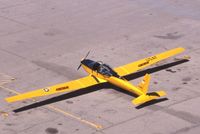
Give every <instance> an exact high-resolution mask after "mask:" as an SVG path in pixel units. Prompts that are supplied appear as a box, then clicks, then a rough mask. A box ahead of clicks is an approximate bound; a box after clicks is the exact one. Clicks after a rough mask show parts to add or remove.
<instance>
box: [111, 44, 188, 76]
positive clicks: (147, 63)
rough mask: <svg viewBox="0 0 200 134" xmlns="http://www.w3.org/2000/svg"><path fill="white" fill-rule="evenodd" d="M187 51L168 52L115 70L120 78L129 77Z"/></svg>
mask: <svg viewBox="0 0 200 134" xmlns="http://www.w3.org/2000/svg"><path fill="white" fill-rule="evenodd" d="M184 50H185V49H184V48H181V47H179V48H175V49H172V50H169V51H166V52H163V53H161V54H157V55H154V56H151V57H148V58H145V59H142V60H138V61H136V62H132V63H129V64H126V65H123V66H120V67H117V68H115V69H114V70H115V71H116V72H117V73H118V74H119V75H120V76H126V75H129V74H131V73H134V72H136V71H138V70H140V69H143V68H145V67H147V66H150V65H152V64H155V63H157V62H159V61H161V60H164V59H166V58H169V57H171V56H174V55H176V54H179V53H181V52H183V51H184Z"/></svg>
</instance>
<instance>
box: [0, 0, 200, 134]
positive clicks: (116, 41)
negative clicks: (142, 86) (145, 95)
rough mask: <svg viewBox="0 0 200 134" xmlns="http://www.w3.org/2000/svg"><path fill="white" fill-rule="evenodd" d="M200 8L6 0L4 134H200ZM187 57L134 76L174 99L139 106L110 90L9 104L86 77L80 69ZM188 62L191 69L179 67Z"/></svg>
mask: <svg viewBox="0 0 200 134" xmlns="http://www.w3.org/2000/svg"><path fill="white" fill-rule="evenodd" d="M199 7H200V1H199V0H193V1H188V0H176V1H171V0H162V1H155V0H124V1H121V0H101V1H98V0H87V1H83V0H56V1H55V0H39V1H35V0H17V1H12V0H0V94H1V95H0V129H1V132H0V133H1V134H72V133H74V134H111V133H113V134H133V133H135V134H197V133H199V132H200V108H199V102H200V89H199V87H200V82H199V76H200V72H199V69H200V66H199V65H200V61H199V59H200V57H198V56H200V46H199V44H200V38H199V35H200V8H199ZM176 47H184V48H185V49H186V51H185V52H184V53H182V54H180V55H177V56H175V57H172V58H170V59H167V60H165V61H162V62H160V63H158V64H157V65H154V66H151V67H149V68H150V69H148V70H145V71H142V72H139V73H136V74H134V75H133V76H132V77H131V80H130V82H131V83H133V84H135V85H137V83H138V82H140V81H141V79H142V76H143V75H144V74H145V73H147V72H148V73H151V76H152V80H151V85H150V91H157V90H159V89H163V90H165V91H166V92H167V99H161V100H159V101H155V102H152V103H149V104H147V105H142V106H140V107H136V106H134V105H133V104H132V103H131V100H132V99H134V97H133V96H131V95H130V94H127V93H124V92H120V91H121V89H118V88H116V87H110V86H103V87H96V88H91V89H88V91H83V92H75V93H70V94H65V93H64V94H58V95H53V96H48V97H41V98H38V99H37V100H26V101H21V102H16V103H7V102H5V100H4V98H6V97H8V96H12V95H16V94H19V93H23V92H27V91H31V90H34V89H38V88H43V87H46V86H51V85H54V84H57V83H62V82H66V81H69V80H74V79H77V78H80V77H83V76H86V75H87V74H86V73H85V72H84V70H83V69H80V70H79V71H76V69H77V67H78V65H79V63H80V60H81V58H82V57H84V56H85V54H86V53H87V52H88V51H89V50H91V53H90V55H89V57H88V58H90V59H93V60H97V61H103V62H105V63H108V64H109V65H111V66H112V67H117V66H120V65H123V64H127V63H129V62H133V61H136V60H139V59H142V58H145V57H148V56H152V55H154V54H157V53H160V52H164V51H166V50H169V49H172V48H176ZM184 56H189V57H191V59H190V60H189V61H177V59H181V58H183V57H184Z"/></svg>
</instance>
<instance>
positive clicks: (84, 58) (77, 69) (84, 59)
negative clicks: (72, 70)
mask: <svg viewBox="0 0 200 134" xmlns="http://www.w3.org/2000/svg"><path fill="white" fill-rule="evenodd" d="M89 54H90V51H88V52H87V54H86V56H85V57H84V58H83V59H82V60H81V61H83V60H85V59H86V58H87V57H88V55H89ZM80 67H81V64H80V65H79V66H78V68H77V70H79V69H80Z"/></svg>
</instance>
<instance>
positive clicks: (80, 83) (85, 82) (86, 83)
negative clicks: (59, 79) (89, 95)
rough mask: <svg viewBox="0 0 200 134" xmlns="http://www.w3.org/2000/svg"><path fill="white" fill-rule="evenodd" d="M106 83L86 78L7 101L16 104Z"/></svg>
mask: <svg viewBox="0 0 200 134" xmlns="http://www.w3.org/2000/svg"><path fill="white" fill-rule="evenodd" d="M104 82H106V81H105V80H103V79H99V78H96V77H95V78H94V77H92V76H86V77H83V78H81V79H77V80H73V81H70V82H66V83H61V84H57V85H54V86H51V87H46V88H43V89H37V90H34V91H30V92H27V93H23V94H19V95H16V96H12V97H8V98H6V99H5V100H6V101H7V102H15V101H19V100H24V99H29V98H34V97H40V96H46V95H51V94H56V93H61V92H70V91H73V90H78V89H83V88H86V87H90V86H93V85H96V84H100V83H104Z"/></svg>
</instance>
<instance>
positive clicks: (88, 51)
mask: <svg viewBox="0 0 200 134" xmlns="http://www.w3.org/2000/svg"><path fill="white" fill-rule="evenodd" d="M89 54H90V51H88V53H87V54H86V56H85V58H84V59H86V58H87V57H88V55H89Z"/></svg>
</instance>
